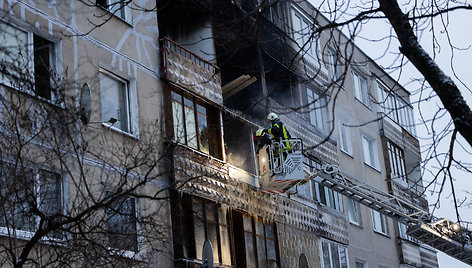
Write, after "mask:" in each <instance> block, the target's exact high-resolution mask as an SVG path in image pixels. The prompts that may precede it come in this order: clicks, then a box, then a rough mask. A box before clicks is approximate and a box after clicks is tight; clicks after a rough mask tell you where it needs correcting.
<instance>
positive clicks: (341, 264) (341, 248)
mask: <svg viewBox="0 0 472 268" xmlns="http://www.w3.org/2000/svg"><path fill="white" fill-rule="evenodd" d="M319 241H320V243H319V251H320V253H321V254H320V255H321V258H320V259H321V262H320V263H321V268H331V267H341V268H348V267H349V251H348V247H346V246H344V245H342V244H339V243H336V242H334V241H331V240H328V239H325V238H321V239H320V240H319ZM324 245H327V246H328V247H327V249H328V252H327V253H328V256H326V255H325V251H324V249H323V248H324ZM333 248H336V249H337V253H333ZM341 251H344V262H343V260H342V256H341ZM336 256H337V257H338V262H337V264H339V265H336V262H335V257H336ZM326 257H328V258H327V259H326ZM326 260H329V266H326V265H325V262H326Z"/></svg>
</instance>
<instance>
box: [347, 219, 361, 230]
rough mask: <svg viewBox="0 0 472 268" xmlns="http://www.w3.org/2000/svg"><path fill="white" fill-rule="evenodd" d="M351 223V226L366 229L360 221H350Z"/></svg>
mask: <svg viewBox="0 0 472 268" xmlns="http://www.w3.org/2000/svg"><path fill="white" fill-rule="evenodd" d="M349 224H350V225H351V226H354V227H357V228H360V229H364V227H362V225H361V224H360V223H355V222H352V221H349Z"/></svg>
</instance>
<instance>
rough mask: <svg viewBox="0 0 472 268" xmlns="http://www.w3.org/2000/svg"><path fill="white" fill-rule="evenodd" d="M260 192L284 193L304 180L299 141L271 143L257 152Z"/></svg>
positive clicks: (301, 151)
mask: <svg viewBox="0 0 472 268" xmlns="http://www.w3.org/2000/svg"><path fill="white" fill-rule="evenodd" d="M258 156H259V169H260V170H259V171H260V173H259V174H260V175H261V178H260V190H261V192H263V193H285V192H286V191H288V190H289V189H290V188H292V187H293V186H295V185H296V184H298V183H299V182H300V181H304V180H305V173H304V171H303V161H304V156H303V145H302V141H301V140H300V139H287V140H280V141H279V142H273V143H272V144H271V145H266V146H264V147H263V148H262V149H261V150H260V151H259V154H258Z"/></svg>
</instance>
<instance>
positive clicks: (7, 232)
mask: <svg viewBox="0 0 472 268" xmlns="http://www.w3.org/2000/svg"><path fill="white" fill-rule="evenodd" d="M9 164H10V163H9V162H8V161H5V162H4V163H3V165H9ZM31 172H32V173H34V176H33V178H30V179H32V180H33V181H32V183H33V188H34V194H35V195H36V202H37V204H42V202H43V200H42V197H41V188H42V186H41V185H42V177H41V173H42V172H48V173H53V174H55V175H56V176H57V179H58V181H59V182H60V185H59V187H58V188H56V189H59V191H60V193H59V195H60V198H59V200H57V201H58V202H59V204H60V205H61V207H60V208H59V212H60V213H62V214H66V204H67V203H66V200H67V197H66V194H67V193H66V192H65V189H66V186H65V184H66V179H65V176H64V175H63V174H61V173H60V172H58V171H56V170H54V169H51V168H48V167H32V168H31ZM1 179H3V178H1ZM56 194H57V193H56ZM40 209H41V208H40ZM38 219H39V216H33V219H31V220H32V222H33V224H34V227H33V230H22V229H16V228H12V227H9V226H0V237H2V236H3V237H15V238H18V239H22V240H28V239H31V238H32V237H33V236H34V234H35V232H36V230H37V229H38V225H39V220H38ZM64 239H65V237H64V238H57V237H54V236H52V235H46V236H45V237H43V238H42V239H41V240H42V241H51V242H53V241H55V242H61V241H64Z"/></svg>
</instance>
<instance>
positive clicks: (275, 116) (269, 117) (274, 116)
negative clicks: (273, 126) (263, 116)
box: [267, 113, 279, 121]
mask: <svg viewBox="0 0 472 268" xmlns="http://www.w3.org/2000/svg"><path fill="white" fill-rule="evenodd" d="M278 118H279V117H278V116H277V115H276V114H275V113H270V114H268V115H267V120H270V121H274V120H276V119H278Z"/></svg>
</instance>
